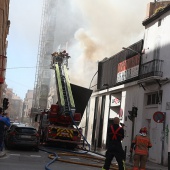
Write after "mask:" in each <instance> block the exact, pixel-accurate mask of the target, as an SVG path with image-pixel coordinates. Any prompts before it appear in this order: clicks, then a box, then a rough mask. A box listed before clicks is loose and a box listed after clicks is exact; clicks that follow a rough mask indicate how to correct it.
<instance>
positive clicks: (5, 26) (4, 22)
mask: <svg viewBox="0 0 170 170" xmlns="http://www.w3.org/2000/svg"><path fill="white" fill-rule="evenodd" d="M8 17H9V0H0V25H1V27H0V35H1V36H0V105H2V101H3V92H4V86H3V84H4V82H5V72H6V71H5V70H6V62H7V53H6V49H7V45H8V42H7V39H6V38H7V35H8V32H9V26H10V21H9V20H8Z"/></svg>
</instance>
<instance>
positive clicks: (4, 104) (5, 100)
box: [3, 98, 9, 110]
mask: <svg viewBox="0 0 170 170" xmlns="http://www.w3.org/2000/svg"><path fill="white" fill-rule="evenodd" d="M8 104H9V102H8V99H7V98H4V100H3V110H6V109H8Z"/></svg>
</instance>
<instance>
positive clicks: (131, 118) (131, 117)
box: [128, 111, 133, 121]
mask: <svg viewBox="0 0 170 170" xmlns="http://www.w3.org/2000/svg"><path fill="white" fill-rule="evenodd" d="M128 112H129V115H128V118H129V119H130V120H131V121H132V120H133V115H132V111H128Z"/></svg>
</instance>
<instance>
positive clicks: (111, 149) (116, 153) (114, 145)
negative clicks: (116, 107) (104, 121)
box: [102, 117, 125, 170]
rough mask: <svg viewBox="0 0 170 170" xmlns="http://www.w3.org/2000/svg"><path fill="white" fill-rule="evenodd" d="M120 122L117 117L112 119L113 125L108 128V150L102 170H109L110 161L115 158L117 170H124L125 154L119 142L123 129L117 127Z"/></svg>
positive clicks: (121, 138)
mask: <svg viewBox="0 0 170 170" xmlns="http://www.w3.org/2000/svg"><path fill="white" fill-rule="evenodd" d="M119 123H120V120H119V118H118V117H115V118H114V119H113V124H112V125H111V126H110V127H108V131H107V135H108V142H109V143H108V149H107V151H106V159H105V163H104V166H103V168H102V170H109V168H110V165H111V162H112V159H113V158H114V157H115V158H116V161H117V162H118V166H119V170H124V169H125V165H124V159H125V153H124V150H123V148H122V143H121V141H122V140H123V138H124V129H123V128H122V127H121V126H119Z"/></svg>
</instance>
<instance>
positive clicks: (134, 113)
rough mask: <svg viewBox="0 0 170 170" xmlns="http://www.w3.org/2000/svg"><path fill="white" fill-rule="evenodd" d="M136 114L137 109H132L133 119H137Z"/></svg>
mask: <svg viewBox="0 0 170 170" xmlns="http://www.w3.org/2000/svg"><path fill="white" fill-rule="evenodd" d="M137 112H138V108H137V107H134V106H133V107H132V115H133V117H137Z"/></svg>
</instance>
